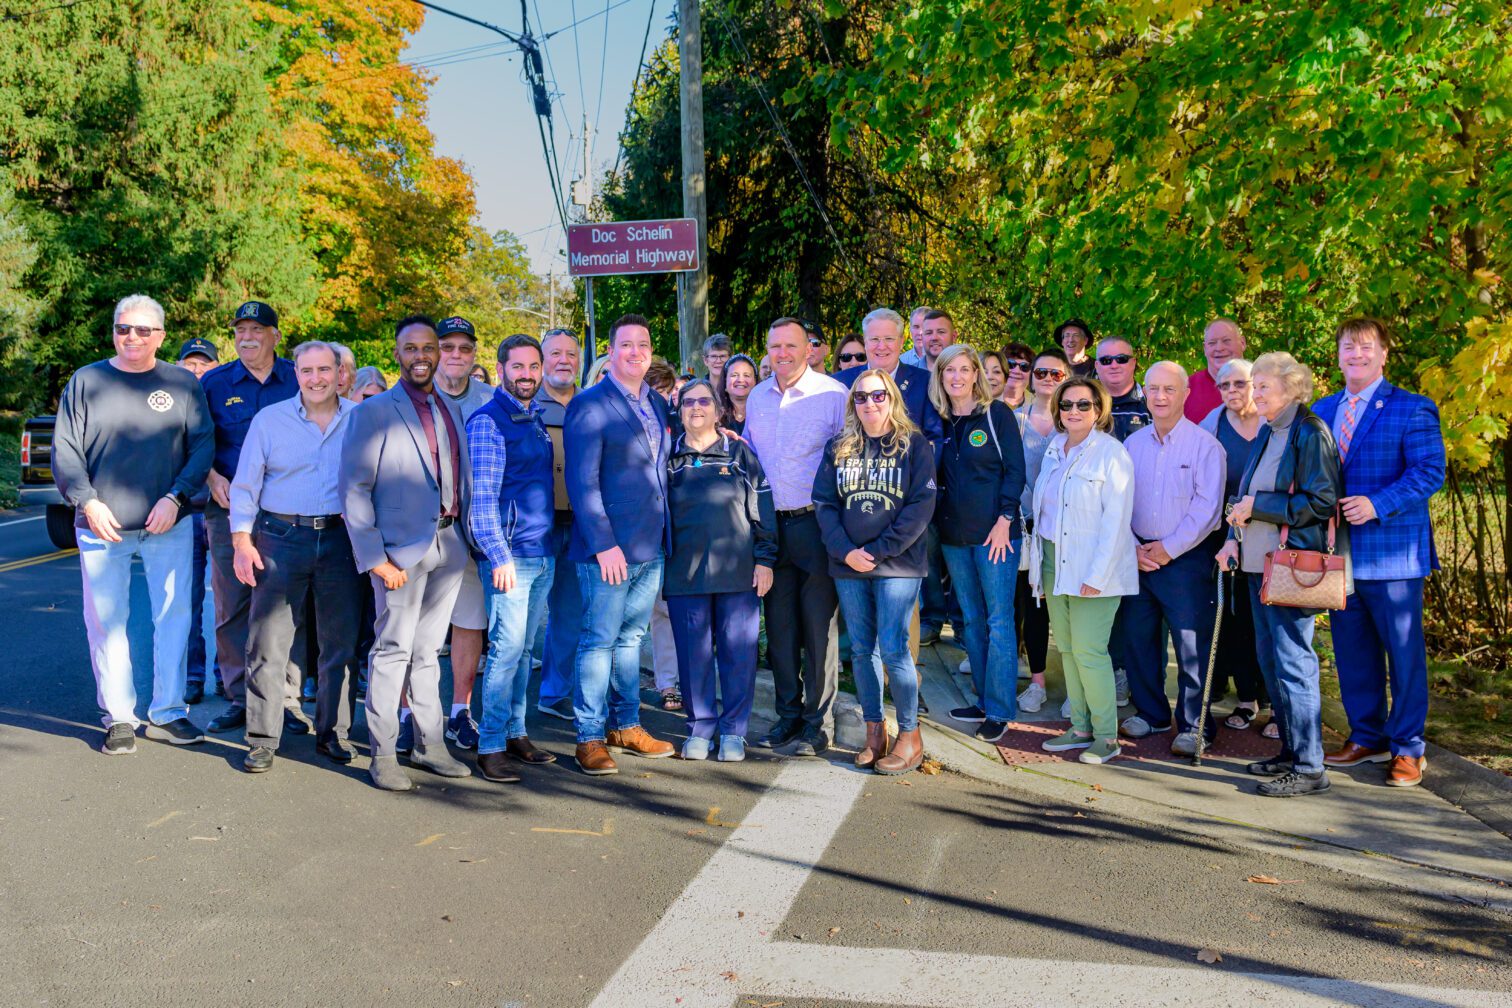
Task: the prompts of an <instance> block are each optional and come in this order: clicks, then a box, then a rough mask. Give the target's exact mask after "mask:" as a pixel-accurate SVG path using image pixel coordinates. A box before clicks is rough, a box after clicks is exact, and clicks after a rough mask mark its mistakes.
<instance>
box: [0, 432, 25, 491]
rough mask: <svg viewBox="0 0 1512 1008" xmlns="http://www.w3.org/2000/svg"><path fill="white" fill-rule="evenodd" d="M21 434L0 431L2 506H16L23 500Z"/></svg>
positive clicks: (0, 488) (0, 489)
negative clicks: (21, 488) (20, 489)
mask: <svg viewBox="0 0 1512 1008" xmlns="http://www.w3.org/2000/svg"><path fill="white" fill-rule="evenodd" d="M20 485H21V435H20V434H16V433H14V432H9V431H8V432H5V433H0V508H12V507H15V506H16V505H17V504H18V503H20V501H21V494H20V493H19V491H18V489H17V488H18V487H20Z"/></svg>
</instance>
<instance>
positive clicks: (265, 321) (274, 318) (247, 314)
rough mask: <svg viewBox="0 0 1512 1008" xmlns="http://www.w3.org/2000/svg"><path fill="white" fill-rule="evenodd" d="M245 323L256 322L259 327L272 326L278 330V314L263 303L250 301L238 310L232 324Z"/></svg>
mask: <svg viewBox="0 0 1512 1008" xmlns="http://www.w3.org/2000/svg"><path fill="white" fill-rule="evenodd" d="M245 321H251V322H256V323H257V324H258V325H265V326H272V327H273V328H274V329H277V328H278V312H276V311H274V310H273V309H272V307H270V306H269V305H265V304H263V303H262V302H261V301H248V302H247V303H246V304H244V305H242V306H241V307H240V308H238V309H236V315H235V316H234V317H233V318H232V319H231V324H232V325H236V323H238V322H245Z"/></svg>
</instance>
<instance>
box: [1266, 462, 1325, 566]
mask: <svg viewBox="0 0 1512 1008" xmlns="http://www.w3.org/2000/svg"><path fill="white" fill-rule="evenodd" d="M1296 492H1297V481H1296V480H1292V481H1291V485H1290V486H1288V487H1287V488H1286V495H1287V496H1288V497H1290V496H1291V495H1292V494H1294V493H1296ZM1338 517H1339V505H1338V504H1335V505H1334V509H1333V511H1332V512H1331V513H1330V514H1329V516H1328V553H1329V555H1330V556H1332V555H1333V551H1334V531H1335V526H1334V522H1335V520H1336V519H1337V518H1338ZM1290 532H1291V526H1290V525H1282V526H1281V541H1280V542H1279V543H1277V544H1276V548H1277V549H1286V537H1287V535H1288V533H1290Z"/></svg>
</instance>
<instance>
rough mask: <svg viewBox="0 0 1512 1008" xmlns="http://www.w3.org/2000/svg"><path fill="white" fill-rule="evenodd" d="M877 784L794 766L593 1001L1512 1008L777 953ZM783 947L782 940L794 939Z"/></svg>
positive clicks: (914, 955)
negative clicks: (803, 894) (819, 871)
mask: <svg viewBox="0 0 1512 1008" xmlns="http://www.w3.org/2000/svg"><path fill="white" fill-rule="evenodd" d="M870 783H872V780H871V778H869V777H867V776H866V775H864V774H859V773H856V772H854V771H852V770H849V769H846V768H844V767H840V766H835V765H831V764H829V763H825V762H820V761H808V762H802V763H794V764H791V765H790V766H788V767H786V768H785V769H784V770H783V771H782V773H781V774H779V775H778V777H777V779H776V781H775V782H773V784H772V787H771V789H770V790H769V791H768V792H767V794H766V795H765V796H763V797H762V799H761V800H760V801H759V802H757V803H756V807H755V808H753V809H752V810H751V811H750V813H749V814H748V815H747V816H746V817H745V818H744V819H743V820H742V824H741V826H740V827H739V828H737V829H736V830H735V832H734V833H732V834H731V835H730V838H729V839H728V840H727V841H725V844H724V846H723V847H721V848H720V849H719V850H718V851H717V852H716V853H715V854H714V856H713V857H712V858H710V859H709V861H708V863H707V864H705V865H704V867H703V869H702V870H701V871H700V872H699V873H698V874H697V875H696V876H695V877H694V879H693V881H692V882H691V883H689V885H688V887H687V889H685V890H683V893H682V895H680V896H679V897H678V898H677V899H676V900H675V901H674V902H673V903H672V905H671V906H670V907H669V908H668V909H667V912H666V914H665V915H664V916H663V917H662V919H661V921H660V922H659V923H658V924H657V925H656V927H654V928H653V929H652V930H651V933H650V934H648V935H647V936H646V937H645V939H644V940H643V941H642V942H641V943H640V945H639V946H638V947H637V948H636V950H635V951H634V952H633V953H631V955H630V957H629V958H628V959H626V960H625V962H624V964H623V965H621V966H620V968H619V970H618V971H617V972H616V973H615V974H614V977H613V979H611V980H610V981H609V984H608V985H607V986H606V987H605V988H604V989H603V991H602V992H601V993H600V994H599V996H598V998H597V999H595V1000H594V1002H593V1008H622V1006H623V1005H627V1004H634V1005H637V1006H639V1008H731V1006H733V1005H736V1004H737V1002H738V1001H739V1000H741V999H742V996H745V997H749V996H751V995H752V994H761V995H765V996H769V997H771V998H809V999H814V1000H818V1001H821V1002H826V1003H827V1002H831V1001H858V1002H863V1003H867V1004H876V1005H890V1004H895V1005H917V1006H928V1008H936V1006H938V1008H975V1006H981V1008H1013V1006H1024V1008H1031V1006H1033V1008H1039V1006H1042V1005H1046V1004H1094V1003H1104V1004H1118V1005H1120V1006H1121V1008H1140V1006H1149V1008H1231V1006H1232V1005H1234V1004H1239V1003H1245V1002H1249V1001H1253V1002H1256V1003H1258V1004H1265V1005H1285V1006H1287V1008H1292V1006H1297V1008H1323V1006H1339V1005H1346V1006H1356V1008H1507V1006H1508V1004H1509V999H1508V997H1507V995H1505V994H1499V993H1491V992H1482V991H1462V990H1452V989H1445V988H1437V987H1424V986H1418V985H1413V984H1384V983H1372V982H1369V981H1354V980H1335V979H1320V978H1313V977H1290V976H1281V975H1272V974H1253V973H1233V972H1226V971H1225V970H1224V969H1223V968H1222V967H1211V966H1199V965H1196V964H1195V963H1194V965H1193V966H1192V967H1190V968H1181V967H1173V966H1129V965H1115V964H1111V963H1083V962H1063V961H1058V960H1053V959H1013V958H1007V957H1000V956H979V955H966V954H957V953H951V952H926V951H922V950H918V949H886V948H883V949H872V948H855V947H848V946H837V945H828V944H826V945H815V944H806V943H798V942H791V941H775V940H774V939H775V938H776V936H777V928H778V927H779V926H780V925H781V924H782V922H783V920H784V919H785V918H786V917H787V915H788V912H789V910H790V909H791V908H792V905H793V903H794V902H795V901H796V900H797V898H798V893H799V891H800V890H801V889H802V888H803V883H804V881H805V880H806V879H807V878H808V875H809V873H810V871H812V869H813V867H814V865H816V864H817V863H818V862H819V860H820V859H821V858H822V857H823V856H824V852H825V849H826V848H827V847H828V846H829V844H830V841H831V840H832V839H833V838H834V836H835V833H836V832H837V831H838V830H839V828H840V825H841V823H843V822H844V821H845V818H846V816H847V815H848V814H849V813H850V810H851V807H852V805H854V804H855V801H856V798H857V797H858V796H859V795H860V793H861V791H862V789H863V788H865V787H866V786H867V785H868V784H870ZM784 937H786V936H784Z"/></svg>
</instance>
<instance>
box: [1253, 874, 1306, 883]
mask: <svg viewBox="0 0 1512 1008" xmlns="http://www.w3.org/2000/svg"><path fill="white" fill-rule="evenodd" d="M1244 881H1246V882H1257V883H1259V884H1260V885H1291V884H1292V883H1293V882H1301V881H1302V880H1301V879H1299V878H1275V877H1274V876H1271V875H1251V876H1250V877H1249V878H1247V879H1245V880H1244Z"/></svg>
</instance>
